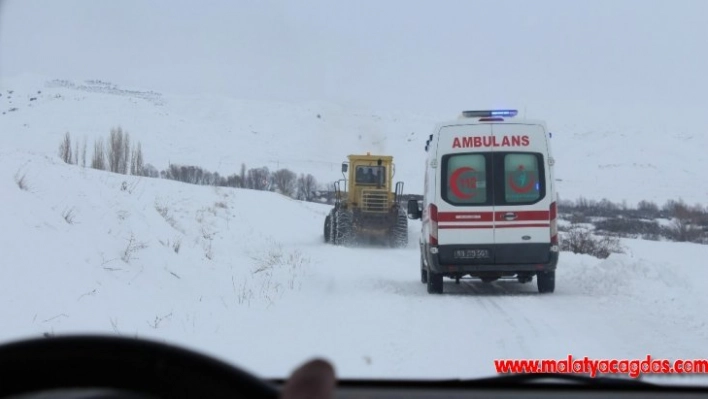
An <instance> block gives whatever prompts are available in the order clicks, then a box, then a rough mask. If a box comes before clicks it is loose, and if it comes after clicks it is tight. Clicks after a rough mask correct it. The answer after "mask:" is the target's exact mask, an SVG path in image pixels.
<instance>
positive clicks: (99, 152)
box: [91, 138, 106, 170]
mask: <svg viewBox="0 0 708 399" xmlns="http://www.w3.org/2000/svg"><path fill="white" fill-rule="evenodd" d="M104 148H105V147H104V145H103V139H101V138H99V139H98V140H96V141H94V143H93V158H92V159H91V167H92V168H93V169H98V170H106V153H105V150H104Z"/></svg>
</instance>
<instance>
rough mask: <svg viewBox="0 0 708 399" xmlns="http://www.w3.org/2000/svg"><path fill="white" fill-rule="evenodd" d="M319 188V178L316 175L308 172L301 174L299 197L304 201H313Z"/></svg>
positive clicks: (298, 186)
mask: <svg viewBox="0 0 708 399" xmlns="http://www.w3.org/2000/svg"><path fill="white" fill-rule="evenodd" d="M316 190H317V180H315V177H314V176H312V175H310V174H308V175H307V176H305V175H304V174H300V177H299V178H298V179H297V197H298V199H301V200H304V201H311V200H312V198H313V197H314V192H315V191H316Z"/></svg>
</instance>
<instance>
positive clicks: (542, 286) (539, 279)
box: [536, 271, 556, 294]
mask: <svg viewBox="0 0 708 399" xmlns="http://www.w3.org/2000/svg"><path fill="white" fill-rule="evenodd" d="M536 284H537V285H538V292H540V293H541V294H547V293H552V292H553V291H555V289H556V272H555V271H550V272H538V274H536Z"/></svg>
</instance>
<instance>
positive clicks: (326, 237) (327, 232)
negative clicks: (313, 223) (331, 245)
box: [324, 215, 332, 243]
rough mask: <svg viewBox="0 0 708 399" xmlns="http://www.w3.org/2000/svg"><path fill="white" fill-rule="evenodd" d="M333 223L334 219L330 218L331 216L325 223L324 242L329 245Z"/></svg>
mask: <svg viewBox="0 0 708 399" xmlns="http://www.w3.org/2000/svg"><path fill="white" fill-rule="evenodd" d="M331 221H332V218H330V216H329V215H327V217H326V218H325V222H324V242H325V243H328V242H329V239H330V235H331V232H330V228H331V227H332V226H331Z"/></svg>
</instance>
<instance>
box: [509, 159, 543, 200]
mask: <svg viewBox="0 0 708 399" xmlns="http://www.w3.org/2000/svg"><path fill="white" fill-rule="evenodd" d="M499 155H503V166H502V170H503V172H502V173H500V176H503V178H504V181H503V183H502V184H500V186H502V187H504V196H503V198H504V204H506V205H514V204H532V203H534V202H538V201H539V200H540V199H542V198H543V197H544V196H545V191H546V189H545V181H544V179H543V176H544V173H543V169H542V168H543V162H542V160H543V157H542V155H541V154H532V153H505V154H499ZM500 183H501V182H500ZM499 205H502V204H499Z"/></svg>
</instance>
